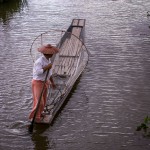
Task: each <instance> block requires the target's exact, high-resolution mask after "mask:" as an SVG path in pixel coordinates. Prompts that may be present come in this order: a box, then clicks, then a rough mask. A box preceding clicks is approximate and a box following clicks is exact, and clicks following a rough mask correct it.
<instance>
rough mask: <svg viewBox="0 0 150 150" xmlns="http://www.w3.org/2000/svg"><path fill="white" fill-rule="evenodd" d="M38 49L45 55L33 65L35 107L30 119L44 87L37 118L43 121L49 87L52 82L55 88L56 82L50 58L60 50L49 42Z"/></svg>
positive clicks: (30, 117)
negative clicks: (53, 77)
mask: <svg viewBox="0 0 150 150" xmlns="http://www.w3.org/2000/svg"><path fill="white" fill-rule="evenodd" d="M38 51H39V52H41V53H42V54H43V55H42V56H41V57H40V58H38V59H37V60H36V61H35V63H34V67H33V79H32V95H33V108H32V111H31V113H30V115H29V119H30V120H31V119H33V116H34V113H35V111H36V109H37V104H38V101H39V97H40V94H41V91H42V88H44V92H43V94H42V97H41V101H40V104H39V107H38V110H37V113H36V118H35V121H36V122H40V121H41V118H42V112H43V110H44V107H45V105H46V98H47V89H48V85H49V83H50V84H51V87H52V88H55V84H54V81H53V79H52V76H51V75H52V69H51V68H52V64H51V61H50V58H51V57H52V56H53V54H56V53H57V52H58V49H57V48H56V47H54V46H52V45H50V44H47V45H45V46H41V47H40V48H38ZM47 71H49V73H48V76H47V81H46V83H45V85H44V87H43V84H44V80H45V78H46V74H47ZM49 81H50V82H49Z"/></svg>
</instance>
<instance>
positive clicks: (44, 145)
mask: <svg viewBox="0 0 150 150" xmlns="http://www.w3.org/2000/svg"><path fill="white" fill-rule="evenodd" d="M47 128H49V126H47V127H46V126H45V125H44V126H43V125H37V126H36V127H35V132H34V133H33V134H32V135H31V138H32V141H33V143H34V149H35V150H48V149H49V148H52V147H54V142H51V141H50V140H49V139H48V137H47V136H46V135H42V133H44V131H45V130H46V129H47Z"/></svg>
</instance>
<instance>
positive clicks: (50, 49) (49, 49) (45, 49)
mask: <svg viewBox="0 0 150 150" xmlns="http://www.w3.org/2000/svg"><path fill="white" fill-rule="evenodd" d="M38 51H39V52H41V53H43V54H56V53H58V51H59V49H58V48H56V47H54V46H52V45H51V44H47V45H43V46H41V47H39V48H38Z"/></svg>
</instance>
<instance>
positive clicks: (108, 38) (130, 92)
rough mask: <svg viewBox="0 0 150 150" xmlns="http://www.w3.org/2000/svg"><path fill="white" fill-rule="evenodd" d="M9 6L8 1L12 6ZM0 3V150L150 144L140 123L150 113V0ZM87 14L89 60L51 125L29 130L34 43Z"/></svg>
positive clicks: (127, 148)
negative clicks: (32, 46) (42, 33)
mask: <svg viewBox="0 0 150 150" xmlns="http://www.w3.org/2000/svg"><path fill="white" fill-rule="evenodd" d="M8 5H9V6H8ZM8 5H7V6H6V4H3V5H2V4H0V113H1V115H0V128H1V132H0V149H2V150H16V149H17V150H25V149H31V150H32V149H36V150H50V149H52V150H70V149H71V150H79V149H80V150H149V149H150V141H149V139H148V138H145V137H143V136H142V133H137V132H136V131H135V130H136V127H137V125H139V124H140V123H141V122H142V121H143V119H144V117H145V116H146V115H150V112H149V108H150V101H149V97H150V92H149V91H150V80H149V77H150V28H149V26H150V17H149V18H148V17H147V14H146V13H147V11H149V10H150V2H149V0H145V1H144V0H105V1H103V0H86V1H85V0H74V1H70V0H42V1H39V0H27V1H25V0H24V1H23V3H21V2H20V1H15V2H13V5H12V4H8ZM73 18H84V19H86V39H85V43H86V45H87V48H88V49H89V50H90V52H91V56H90V60H89V63H88V65H87V67H86V69H85V70H84V72H83V73H82V76H81V77H80V78H79V80H78V82H77V85H76V86H75V89H74V90H73V91H72V93H71V95H70V97H69V100H68V103H67V104H66V105H65V107H64V108H63V109H62V111H61V112H60V114H59V115H58V116H57V118H56V120H55V121H54V123H53V125H52V126H36V127H35V130H34V133H33V134H32V135H30V134H28V132H27V129H28V127H27V125H28V122H27V118H28V114H29V112H30V110H31V106H32V95H31V79H32V60H31V57H30V45H31V43H32V40H33V39H34V38H35V37H36V36H37V35H38V34H40V33H41V32H43V31H47V30H49V29H51V28H55V29H67V27H68V26H69V25H70V23H71V21H72V19H73Z"/></svg>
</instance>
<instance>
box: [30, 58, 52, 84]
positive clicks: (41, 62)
mask: <svg viewBox="0 0 150 150" xmlns="http://www.w3.org/2000/svg"><path fill="white" fill-rule="evenodd" d="M50 63H51V61H50V59H49V60H48V59H46V57H45V56H44V55H43V56H41V57H40V58H38V59H37V60H36V61H35V63H34V66H33V79H34V80H41V81H44V80H45V77H46V73H47V70H46V71H45V72H44V70H43V67H44V66H46V65H48V64H50ZM51 75H52V69H50V70H49V74H48V77H47V80H48V79H49V78H50V76H51Z"/></svg>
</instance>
